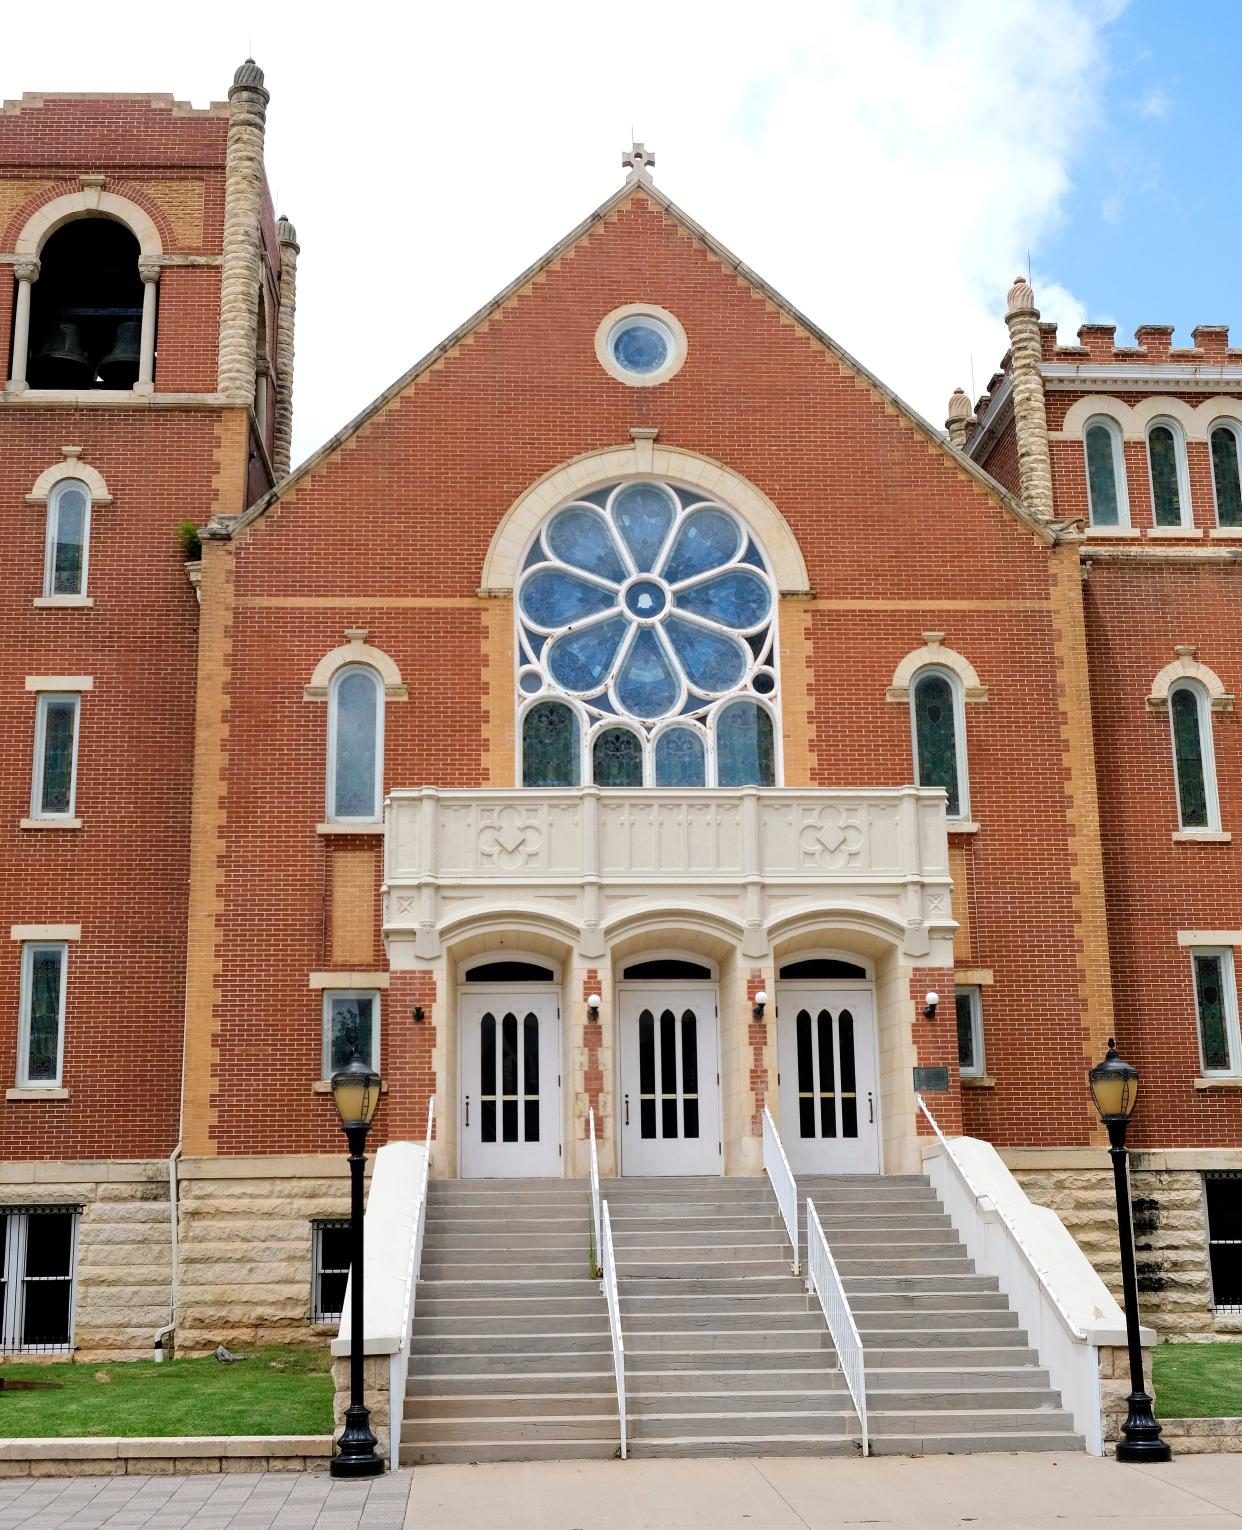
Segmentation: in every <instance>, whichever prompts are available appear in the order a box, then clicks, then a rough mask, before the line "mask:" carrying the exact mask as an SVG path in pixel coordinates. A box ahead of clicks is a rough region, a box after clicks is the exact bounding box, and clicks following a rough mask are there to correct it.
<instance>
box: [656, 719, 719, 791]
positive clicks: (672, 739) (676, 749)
mask: <svg viewBox="0 0 1242 1530" xmlns="http://www.w3.org/2000/svg"><path fill="white" fill-rule="evenodd" d="M655 778H656V785H657V786H674V787H675V786H706V785H707V750H706V747H705V742H704V738H703V734H702V733H701V732H700V731H699V730H698V729H697V728H669V729H668V730H667V731H666V732H664V733H661V734H660V736H659V738H657V739H656V746H655Z"/></svg>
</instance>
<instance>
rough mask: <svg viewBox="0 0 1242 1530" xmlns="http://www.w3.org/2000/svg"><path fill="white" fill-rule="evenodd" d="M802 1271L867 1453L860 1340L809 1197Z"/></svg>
mask: <svg viewBox="0 0 1242 1530" xmlns="http://www.w3.org/2000/svg"><path fill="white" fill-rule="evenodd" d="M806 1274H807V1283H808V1285H810V1287H811V1288H812V1289H813V1290H814V1292H815V1294H816V1296H818V1297H819V1305H820V1306H821V1307H822V1308H823V1311H824V1317H825V1319H826V1320H827V1323H828V1332H829V1333H830V1334H831V1335H832V1342H833V1345H834V1346H835V1348H836V1351H837V1359H838V1361H839V1362H840V1365H841V1371H842V1374H843V1375H844V1377H845V1384H846V1386H847V1387H848V1388H849V1393H850V1397H851V1399H852V1400H853V1403H854V1412H855V1413H857V1414H858V1422H859V1424H860V1426H861V1427H862V1453H863V1455H864V1456H866V1455H870V1454H871V1443H870V1439H869V1436H868V1432H867V1372H866V1367H865V1363H864V1356H863V1346H862V1340H861V1339H860V1338H859V1336H858V1325H857V1323H855V1321H854V1314H853V1313H852V1312H851V1311H850V1304H849V1300H848V1299H847V1297H846V1295H845V1287H844V1286H843V1285H842V1284H841V1276H840V1274H839V1273H838V1271H837V1261H836V1260H835V1259H834V1258H833V1257H832V1250H831V1249H830V1248H829V1247H828V1240H827V1238H825V1237H824V1229H823V1227H822V1226H821V1225H820V1221H819V1213H818V1212H817V1211H816V1210H815V1202H814V1201H812V1200H811V1199H810V1198H809V1197H808V1199H807V1203H806Z"/></svg>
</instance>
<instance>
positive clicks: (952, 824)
mask: <svg viewBox="0 0 1242 1530" xmlns="http://www.w3.org/2000/svg"><path fill="white" fill-rule="evenodd" d="M948 828H949V833H950V834H978V832H979V829H980V825H979V824H977V823H976V822H975V821H974V819H973V818H963V819H953V818H950V819H949V824H948Z"/></svg>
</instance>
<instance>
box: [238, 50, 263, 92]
mask: <svg viewBox="0 0 1242 1530" xmlns="http://www.w3.org/2000/svg"><path fill="white" fill-rule="evenodd" d="M233 84H234V86H235V87H239V86H240V87H245V88H247V89H250V90H253V89H255V88H256V87H257V88H258V89H260V90H262V88H263V71H262V69H260V68H259V66H258V64H256V63H255V61H254V59H252V58H248V59H247V60H246V62H245V63H244V64H239V65H238V66H237V73H236V74H235V75H234V76H233Z"/></svg>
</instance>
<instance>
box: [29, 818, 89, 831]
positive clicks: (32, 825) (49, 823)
mask: <svg viewBox="0 0 1242 1530" xmlns="http://www.w3.org/2000/svg"><path fill="white" fill-rule="evenodd" d="M81 827H82V820H81V819H80V818H23V819H22V821H21V823H20V824H19V825H18V828H21V829H80V828H81Z"/></svg>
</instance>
